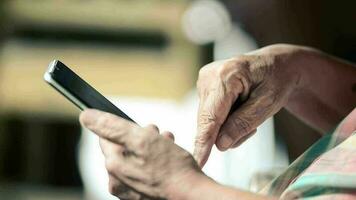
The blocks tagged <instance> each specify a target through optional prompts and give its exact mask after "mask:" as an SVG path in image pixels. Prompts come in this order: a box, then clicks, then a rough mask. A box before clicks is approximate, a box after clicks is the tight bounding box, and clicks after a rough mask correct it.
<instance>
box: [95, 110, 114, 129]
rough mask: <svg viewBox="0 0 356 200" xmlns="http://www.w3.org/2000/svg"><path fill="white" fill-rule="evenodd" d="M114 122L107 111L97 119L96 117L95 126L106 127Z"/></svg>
mask: <svg viewBox="0 0 356 200" xmlns="http://www.w3.org/2000/svg"><path fill="white" fill-rule="evenodd" d="M113 122H114V120H113V119H112V116H111V115H110V114H108V113H105V114H102V115H101V116H100V117H99V118H98V119H97V123H96V127H97V128H98V129H103V130H105V129H107V128H108V127H109V126H110V125H111V124H112V123H113Z"/></svg>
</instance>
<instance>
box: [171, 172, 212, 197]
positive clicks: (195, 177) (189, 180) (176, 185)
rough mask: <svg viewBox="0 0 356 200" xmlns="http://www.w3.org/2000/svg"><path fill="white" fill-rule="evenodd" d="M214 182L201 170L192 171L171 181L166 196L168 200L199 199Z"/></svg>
mask: <svg viewBox="0 0 356 200" xmlns="http://www.w3.org/2000/svg"><path fill="white" fill-rule="evenodd" d="M214 184H216V183H215V182H214V181H213V180H212V179H210V178H209V177H208V176H206V175H205V174H204V173H202V172H201V171H192V172H189V173H185V174H184V175H182V176H181V177H179V178H176V180H174V181H172V182H171V183H170V185H169V187H167V194H166V197H167V199H169V200H191V199H201V198H202V197H203V196H204V193H206V192H207V191H209V189H211V188H212V187H213V185H214ZM203 199H204V198H203Z"/></svg>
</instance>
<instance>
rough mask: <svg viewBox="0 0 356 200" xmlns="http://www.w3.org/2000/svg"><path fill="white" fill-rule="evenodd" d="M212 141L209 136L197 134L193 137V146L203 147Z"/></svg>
mask: <svg viewBox="0 0 356 200" xmlns="http://www.w3.org/2000/svg"><path fill="white" fill-rule="evenodd" d="M211 139H212V135H211V134H206V133H205V134H199V135H197V136H196V137H195V141H194V144H195V146H205V145H206V144H207V143H208V142H209V141H210V140H211Z"/></svg>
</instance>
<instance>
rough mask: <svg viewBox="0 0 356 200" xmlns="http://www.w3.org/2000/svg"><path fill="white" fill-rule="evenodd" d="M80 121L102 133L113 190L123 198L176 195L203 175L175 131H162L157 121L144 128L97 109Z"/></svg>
mask: <svg viewBox="0 0 356 200" xmlns="http://www.w3.org/2000/svg"><path fill="white" fill-rule="evenodd" d="M80 122H81V123H82V125H83V126H85V127H86V128H88V129H90V130H91V131H93V132H94V133H96V134H97V135H98V136H99V137H100V146H101V149H102V151H103V154H104V156H105V160H106V168H107V170H108V173H109V191H110V192H111V193H112V194H113V195H115V196H117V197H119V198H121V199H165V198H167V199H168V198H169V199H174V198H173V197H174V196H176V195H175V194H174V193H175V192H177V189H179V190H187V191H188V190H189V189H191V185H190V184H194V179H195V178H196V177H200V176H202V175H203V173H202V172H201V171H200V169H199V167H198V165H197V164H196V162H195V160H194V159H193V157H192V156H191V155H190V154H189V153H188V152H187V151H185V150H183V149H182V148H180V147H179V146H177V145H175V144H174V142H173V140H172V134H171V133H164V134H162V135H160V134H159V130H158V128H157V127H156V126H154V125H150V126H147V127H145V128H142V127H139V126H137V125H136V124H134V123H131V122H128V121H126V120H124V119H121V118H119V117H116V116H115V115H112V114H109V113H104V112H101V111H97V110H86V111H84V112H83V113H82V114H81V115H80ZM182 192H184V191H182Z"/></svg>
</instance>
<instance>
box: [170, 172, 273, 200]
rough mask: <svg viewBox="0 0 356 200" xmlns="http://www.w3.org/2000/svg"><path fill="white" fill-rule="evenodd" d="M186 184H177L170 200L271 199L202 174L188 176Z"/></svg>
mask: <svg viewBox="0 0 356 200" xmlns="http://www.w3.org/2000/svg"><path fill="white" fill-rule="evenodd" d="M186 183H187V184H182V185H177V186H176V187H175V189H174V191H173V192H172V193H171V195H170V198H169V199H170V200H197V199H204V200H220V199H231V200H240V199H243V200H271V199H277V198H273V197H267V196H261V195H257V194H254V193H251V192H247V191H242V190H239V189H234V188H231V187H227V186H223V185H220V184H218V183H216V182H215V181H214V180H212V179H210V178H208V177H207V176H205V175H203V174H199V175H197V176H191V177H189V180H188V181H186Z"/></svg>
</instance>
